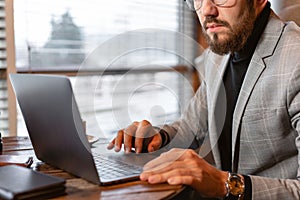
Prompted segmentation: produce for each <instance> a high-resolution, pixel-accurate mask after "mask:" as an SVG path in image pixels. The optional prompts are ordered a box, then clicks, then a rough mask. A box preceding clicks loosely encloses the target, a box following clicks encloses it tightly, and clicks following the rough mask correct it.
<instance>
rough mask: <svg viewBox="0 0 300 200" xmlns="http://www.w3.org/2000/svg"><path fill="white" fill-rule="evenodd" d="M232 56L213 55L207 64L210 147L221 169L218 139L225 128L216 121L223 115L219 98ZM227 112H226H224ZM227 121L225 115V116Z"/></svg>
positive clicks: (223, 89) (209, 57) (217, 165)
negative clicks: (219, 105)
mask: <svg viewBox="0 0 300 200" xmlns="http://www.w3.org/2000/svg"><path fill="white" fill-rule="evenodd" d="M229 57H230V55H226V56H219V55H216V54H213V53H212V54H211V55H210V56H208V59H207V60H208V62H207V68H206V69H207V71H208V74H206V75H207V76H208V77H210V78H209V79H208V80H207V81H208V82H207V86H208V88H207V89H208V90H207V99H208V110H209V112H208V113H209V115H208V117H209V119H208V121H209V127H210V128H209V132H210V134H209V139H210V145H211V149H212V153H213V156H214V161H215V164H216V167H218V168H220V167H221V157H220V151H219V148H218V139H219V136H220V134H221V130H220V126H221V127H223V126H222V125H220V124H217V123H216V122H219V121H222V120H216V118H218V117H221V118H222V116H223V115H222V116H220V115H218V113H220V112H221V113H222V111H219V110H218V108H217V107H216V104H217V98H218V95H219V93H220V91H225V88H224V84H223V74H224V72H225V69H226V66H227V63H228V60H229ZM224 112H226V111H224ZM223 117H224V119H225V115H224V116H223Z"/></svg>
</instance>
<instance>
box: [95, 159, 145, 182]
mask: <svg viewBox="0 0 300 200" xmlns="http://www.w3.org/2000/svg"><path fill="white" fill-rule="evenodd" d="M93 155H94V160H95V164H96V168H97V170H98V172H99V173H100V177H101V178H104V179H114V178H117V177H124V176H130V175H133V174H136V175H139V174H140V173H141V171H142V167H139V166H135V165H130V164H127V163H125V162H122V161H119V160H114V159H109V158H107V157H105V156H101V155H99V154H93Z"/></svg>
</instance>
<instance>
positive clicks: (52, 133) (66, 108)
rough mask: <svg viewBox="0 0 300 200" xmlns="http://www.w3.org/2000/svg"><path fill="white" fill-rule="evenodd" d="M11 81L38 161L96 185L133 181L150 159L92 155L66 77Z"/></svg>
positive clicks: (25, 77) (26, 77)
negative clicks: (142, 160) (121, 158)
mask: <svg viewBox="0 0 300 200" xmlns="http://www.w3.org/2000/svg"><path fill="white" fill-rule="evenodd" d="M10 80H11V83H12V86H13V89H14V91H15V94H16V98H17V101H18V103H19V106H20V109H21V112H22V115H23V117H24V120H25V124H26V127H27V130H28V133H29V137H30V140H31V142H32V146H33V148H34V151H35V154H36V156H37V158H38V159H40V160H42V161H44V162H46V163H48V164H50V165H52V166H55V167H58V168H60V169H63V170H65V171H67V172H70V173H72V174H74V175H76V176H79V177H82V178H84V179H86V180H88V181H90V182H93V183H95V184H99V185H108V184H114V183H120V182H125V181H130V180H136V179H138V178H139V174H140V173H141V171H142V165H141V163H145V162H147V161H148V160H150V159H152V156H150V157H148V158H145V157H144V156H143V159H144V160H145V161H144V162H140V161H141V157H138V158H136V157H133V156H138V155H132V156H129V155H128V156H124V157H123V160H122V161H120V159H118V157H114V156H109V157H108V156H106V155H105V153H104V154H103V155H102V154H101V152H100V153H99V152H98V154H97V155H95V154H94V153H93V152H92V151H91V147H90V144H89V143H88V140H87V137H86V134H85V133H84V132H85V131H84V127H83V123H82V119H81V116H80V112H79V109H78V106H77V104H76V101H75V98H74V94H73V90H72V86H71V82H70V80H69V78H68V77H66V76H55V75H38V74H10ZM115 154H116V153H115ZM141 156H142V155H141ZM127 158H128V159H129V160H128V161H126V159H127ZM135 160H138V161H139V163H135V162H134V161H135ZM99 163H100V165H99ZM114 165H117V167H116V168H117V169H118V170H119V171H115V170H114V169H112V168H113V166H114Z"/></svg>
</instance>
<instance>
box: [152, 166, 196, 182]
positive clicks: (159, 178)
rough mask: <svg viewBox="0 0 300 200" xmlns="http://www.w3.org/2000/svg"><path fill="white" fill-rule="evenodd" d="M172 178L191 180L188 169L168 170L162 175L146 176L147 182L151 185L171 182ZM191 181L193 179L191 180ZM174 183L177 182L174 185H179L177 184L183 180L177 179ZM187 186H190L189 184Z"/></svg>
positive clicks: (190, 172) (190, 173)
mask: <svg viewBox="0 0 300 200" xmlns="http://www.w3.org/2000/svg"><path fill="white" fill-rule="evenodd" d="M173 177H191V178H192V171H191V170H190V169H189V168H184V169H173V170H168V171H165V172H163V173H159V174H153V175H150V176H148V178H147V181H148V182H149V183H151V184H156V183H164V182H168V181H169V179H171V180H172V178H173ZM184 180H185V179H184ZM187 180H188V179H187ZM187 180H186V181H187ZM191 180H193V179H191ZM173 181H174V182H175V180H173ZM176 181H177V182H176V183H178V184H180V183H179V182H180V181H183V179H180V178H177V179H176ZM187 183H188V181H187ZM189 184H191V183H189Z"/></svg>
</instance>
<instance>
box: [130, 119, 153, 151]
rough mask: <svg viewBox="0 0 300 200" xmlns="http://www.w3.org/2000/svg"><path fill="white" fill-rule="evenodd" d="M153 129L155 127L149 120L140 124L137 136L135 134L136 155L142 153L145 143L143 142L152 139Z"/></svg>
mask: <svg viewBox="0 0 300 200" xmlns="http://www.w3.org/2000/svg"><path fill="white" fill-rule="evenodd" d="M151 129H153V127H152V125H151V123H150V122H148V121H147V120H143V121H141V122H140V123H139V124H138V126H137V130H136V134H135V143H134V147H135V151H136V153H141V152H142V149H143V143H144V142H143V141H144V140H145V139H146V138H147V137H151V135H150V134H151Z"/></svg>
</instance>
